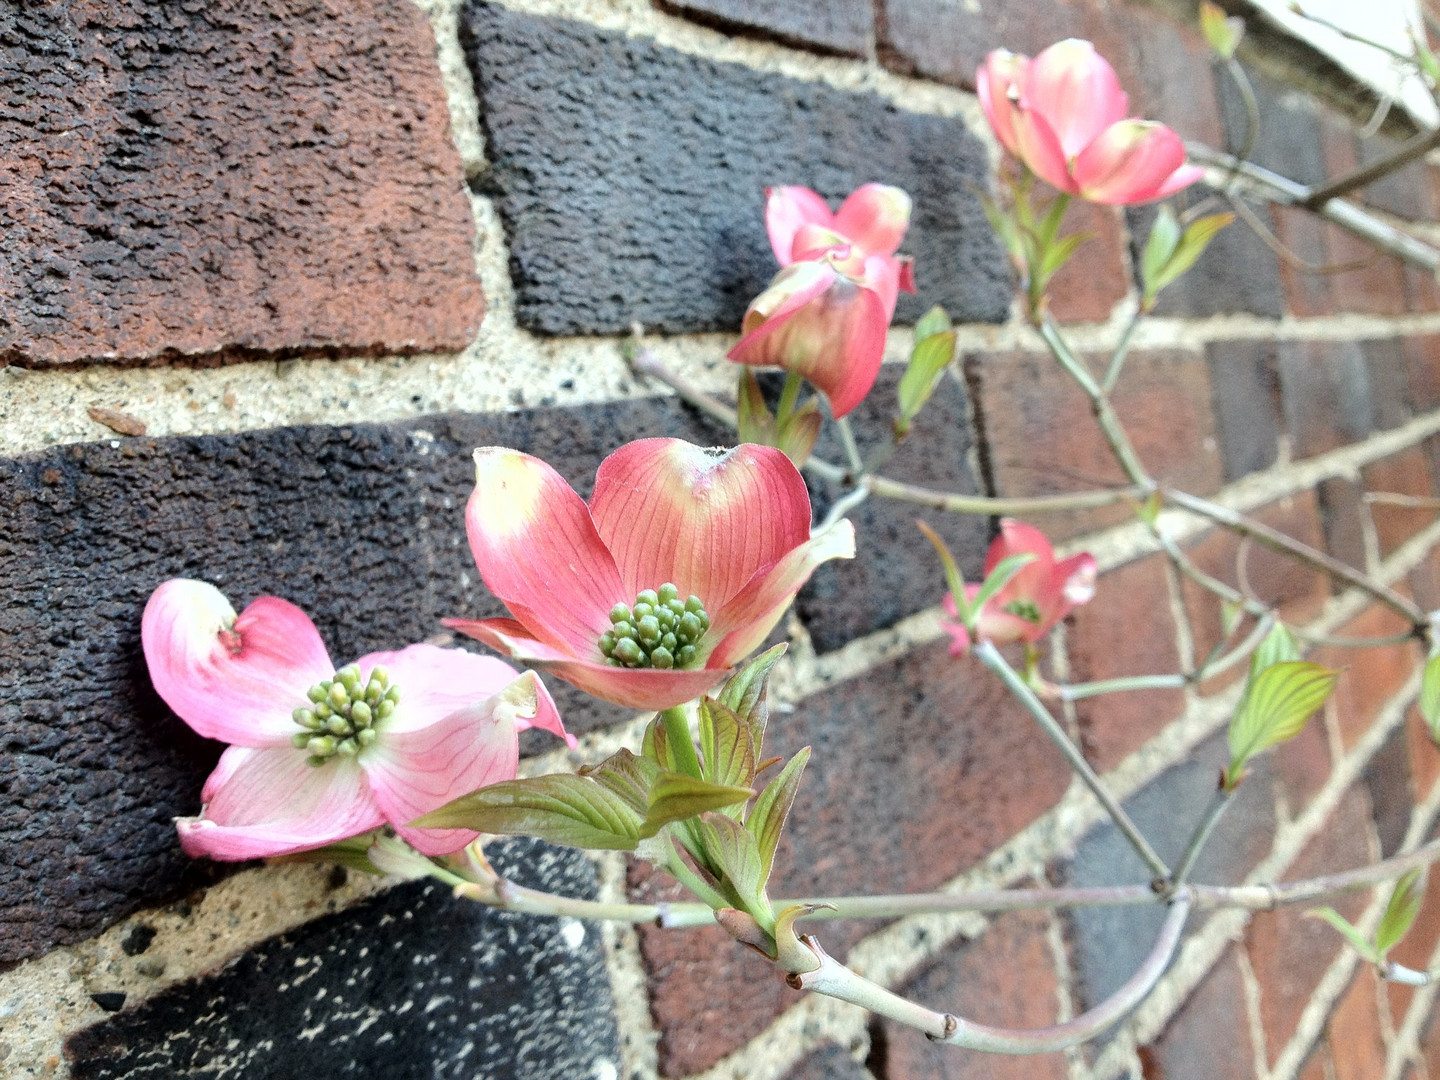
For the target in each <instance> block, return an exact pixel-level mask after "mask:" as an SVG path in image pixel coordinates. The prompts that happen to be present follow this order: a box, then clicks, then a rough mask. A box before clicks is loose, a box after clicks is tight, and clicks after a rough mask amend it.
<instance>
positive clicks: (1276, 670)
mask: <svg viewBox="0 0 1440 1080" xmlns="http://www.w3.org/2000/svg"><path fill="white" fill-rule="evenodd" d="M1337 678H1339V672H1336V671H1331V670H1330V669H1329V668H1326V667H1321V666H1320V665H1319V664H1312V663H1309V662H1308V661H1304V660H1285V661H1281V662H1280V663H1276V664H1271V665H1270V666H1269V667H1267V668H1266V669H1265V670H1264V671H1262V672H1260V674H1258V675H1256V676H1255V677H1254V678H1252V679H1250V680H1248V681H1247V684H1246V688H1245V693H1244V696H1243V698H1242V700H1241V702H1240V707H1239V708H1238V709H1236V711H1235V716H1234V717H1233V718H1232V719H1231V721H1230V767H1229V768H1228V769H1226V770H1225V786H1226V789H1227V790H1233V788H1234V787H1235V785H1236V784H1238V783H1239V782H1240V780H1241V778H1242V776H1243V775H1244V772H1245V763H1246V762H1247V761H1249V760H1250V759H1251V758H1252V757H1254V756H1255V755H1256V754H1258V753H1260V752H1261V751H1262V750H1267V749H1269V748H1270V747H1272V746H1275V745H1276V744H1277V743H1282V742H1284V741H1285V740H1287V739H1292V738H1294V737H1295V736H1296V735H1298V734H1300V731H1301V729H1302V728H1304V726H1305V721H1306V720H1308V719H1309V718H1310V716H1311V714H1312V713H1314V712H1315V710H1316V709H1318V708H1320V706H1322V705H1324V704H1325V701H1326V699H1327V698H1329V697H1330V693H1331V691H1332V690H1334V689H1335V680H1336V679H1337Z"/></svg>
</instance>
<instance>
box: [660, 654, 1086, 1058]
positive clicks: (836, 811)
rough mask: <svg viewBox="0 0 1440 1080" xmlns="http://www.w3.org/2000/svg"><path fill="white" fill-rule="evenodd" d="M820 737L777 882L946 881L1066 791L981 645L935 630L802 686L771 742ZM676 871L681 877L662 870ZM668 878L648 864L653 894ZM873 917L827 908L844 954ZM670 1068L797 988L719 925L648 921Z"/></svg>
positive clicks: (728, 1045) (833, 945)
mask: <svg viewBox="0 0 1440 1080" xmlns="http://www.w3.org/2000/svg"><path fill="white" fill-rule="evenodd" d="M805 745H810V746H813V747H814V756H813V757H812V758H811V760H810V764H809V767H808V768H807V770H806V774H805V779H804V782H803V783H802V785H801V789H800V795H799V798H798V800H797V801H796V804H795V809H794V812H793V814H792V816H791V825H790V827H789V829H788V830H787V832H786V837H785V839H784V840H783V841H782V843H781V847H780V851H779V854H778V855H777V858H776V867H777V870H776V879H777V883H776V884H775V885H773V886H772V889H771V892H772V895H775V896H785V895H789V896H796V895H810V896H814V895H817V894H837V893H877V892H884V893H890V892H906V891H924V890H926V889H934V888H936V887H938V886H940V885H941V884H943V883H944V882H945V881H947V880H949V879H950V878H952V877H954V876H955V875H956V874H958V873H960V872H961V871H962V870H964V869H966V868H967V867H969V866H971V865H973V864H974V863H975V862H976V861H977V860H978V859H980V858H981V857H983V856H984V855H985V854H986V853H987V852H989V851H992V850H993V849H994V848H995V847H996V846H997V845H999V844H1000V843H1002V842H1003V841H1005V840H1006V839H1008V838H1009V837H1010V836H1013V835H1014V834H1015V833H1016V832H1017V831H1019V830H1020V829H1022V828H1023V827H1024V826H1025V825H1027V824H1029V823H1030V822H1031V821H1033V820H1034V819H1035V818H1036V817H1038V816H1039V815H1040V814H1041V813H1043V812H1044V811H1045V810H1047V809H1049V808H1050V807H1051V806H1053V805H1054V804H1055V802H1056V801H1058V800H1059V798H1060V796H1061V795H1062V794H1063V793H1064V791H1065V788H1066V785H1067V784H1068V782H1069V779H1070V774H1069V770H1068V769H1067V767H1066V766H1065V763H1064V761H1063V759H1061V757H1060V755H1059V754H1058V753H1057V752H1056V751H1055V749H1054V748H1053V747H1052V746H1051V745H1050V744H1049V743H1048V742H1047V741H1046V740H1045V739H1044V737H1043V736H1041V735H1040V734H1039V732H1038V731H1036V730H1035V724H1034V721H1033V720H1032V719H1031V718H1030V717H1029V716H1028V715H1027V714H1025V713H1024V712H1023V711H1022V710H1021V709H1020V707H1019V706H1018V705H1016V704H1015V703H1014V701H1013V700H1012V699H1011V698H1010V697H1009V695H1008V694H1007V693H1006V692H1005V690H1004V688H1003V687H1002V686H1001V685H1000V684H999V682H998V681H997V680H996V679H995V678H994V677H993V676H991V675H990V674H989V673H988V672H987V671H986V670H985V669H984V668H982V667H981V666H980V665H979V664H978V663H977V662H976V661H974V660H971V659H965V660H955V659H953V658H951V657H950V656H949V653H948V651H947V649H946V646H945V645H944V644H939V643H937V644H935V645H931V646H928V647H926V648H922V649H919V650H917V651H915V652H913V653H910V654H908V655H907V656H905V657H904V658H902V659H899V660H896V661H894V662H892V663H889V664H885V665H882V666H881V667H879V668H877V669H875V670H873V671H871V672H869V673H867V674H866V675H864V676H863V677H860V678H856V679H851V680H847V681H846V682H843V683H841V684H839V685H837V686H834V687H832V688H830V689H828V690H825V691H823V692H821V693H819V694H816V695H814V696H812V697H810V698H807V699H806V700H805V701H803V702H802V703H801V704H800V705H799V707H798V708H797V710H796V711H795V712H794V713H793V714H790V715H782V716H777V717H776V718H775V720H774V722H773V723H772V725H771V731H770V737H769V739H768V742H767V746H766V753H767V754H787V755H788V754H792V753H794V752H795V751H796V750H798V749H799V748H800V747H801V746H805ZM664 880H668V879H664ZM657 887H658V886H657V885H656V884H655V883H652V882H650V881H649V880H648V878H647V877H646V876H645V875H643V874H637V876H636V878H635V891H636V892H637V893H638V894H639V895H643V896H650V895H654V894H655V889H656V888H657ZM874 926H875V924H874V923H838V922H837V923H825V924H824V925H823V926H820V927H819V928H818V930H816V933H817V935H818V936H819V938H820V940H821V942H822V943H823V944H824V946H825V948H826V949H827V950H828V951H829V952H831V953H832V954H834V955H836V956H840V957H843V956H845V955H846V953H847V952H848V951H849V949H850V947H851V946H852V945H853V944H854V943H855V941H857V940H858V939H859V938H860V937H861V936H863V935H864V934H866V933H869V932H871V931H872V930H873V929H874ZM640 943H641V952H642V956H643V958H644V960H645V964H646V967H647V970H648V971H649V972H650V975H651V983H650V986H651V1000H650V1005H651V1012H652V1014H653V1016H654V1018H655V1024H656V1027H657V1029H658V1030H659V1032H660V1046H659V1050H660V1069H661V1072H663V1073H664V1074H665V1075H666V1076H683V1075H688V1074H690V1073H693V1072H699V1071H701V1070H703V1069H707V1068H709V1067H710V1066H711V1065H713V1064H714V1063H715V1062H716V1061H718V1060H719V1059H720V1058H722V1057H724V1056H725V1055H726V1054H728V1053H730V1052H732V1051H734V1050H736V1049H738V1048H739V1047H740V1046H742V1045H744V1044H745V1042H747V1041H748V1040H749V1039H751V1038H753V1037H754V1036H755V1035H756V1034H758V1033H759V1032H760V1031H761V1030H763V1029H764V1028H765V1026H766V1025H768V1024H769V1023H770V1022H771V1021H772V1020H773V1019H774V1018H775V1017H776V1016H777V1015H779V1014H780V1013H781V1012H782V1011H783V1010H784V1009H786V1008H787V1007H789V1006H790V1005H791V1004H793V1003H794V1002H795V1001H796V1000H798V998H799V995H797V994H796V993H795V992H794V991H792V990H790V989H789V988H788V987H786V986H785V984H784V982H783V980H782V979H780V978H779V977H778V976H777V975H775V973H774V972H773V970H767V967H766V965H765V964H764V962H763V961H761V960H760V959H759V958H757V957H755V956H753V954H749V953H748V950H745V949H743V948H742V947H741V946H738V945H735V944H734V943H733V942H728V941H727V940H725V939H724V938H723V936H722V935H721V934H720V932H719V931H718V930H715V931H711V930H706V931H702V932H699V933H693V932H691V933H685V934H677V933H674V932H672V931H664V930H658V929H651V928H647V927H642V928H641V929H640Z"/></svg>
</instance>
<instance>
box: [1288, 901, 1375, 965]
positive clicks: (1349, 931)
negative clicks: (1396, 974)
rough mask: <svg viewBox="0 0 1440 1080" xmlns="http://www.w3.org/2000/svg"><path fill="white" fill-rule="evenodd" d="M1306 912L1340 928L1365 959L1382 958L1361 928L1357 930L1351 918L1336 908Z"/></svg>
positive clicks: (1311, 916) (1314, 917) (1346, 938)
mask: <svg viewBox="0 0 1440 1080" xmlns="http://www.w3.org/2000/svg"><path fill="white" fill-rule="evenodd" d="M1305 914H1306V915H1308V916H1309V917H1310V918H1312V919H1324V920H1325V921H1326V922H1328V923H1329V924H1330V925H1331V926H1333V927H1334V928H1335V929H1336V930H1339V931H1340V933H1341V934H1342V935H1344V938H1345V940H1346V941H1348V942H1349V943H1350V945H1351V947H1352V948H1353V949H1354V950H1355V951H1356V952H1357V953H1359V954H1360V955H1361V956H1362V957H1363V958H1364V959H1366V960H1368V961H1370V963H1372V964H1378V963H1379V962H1380V958H1379V957H1378V956H1376V955H1375V950H1374V948H1372V947H1371V945H1370V942H1368V941H1366V940H1365V936H1364V935H1363V934H1361V933H1360V931H1359V930H1356V929H1355V927H1353V926H1351V925H1350V920H1349V919H1347V918H1345V916H1344V915H1341V914H1340V913H1339V912H1338V911H1336V910H1335V909H1334V908H1332V907H1322V908H1315V909H1314V910H1312V911H1307V912H1306V913H1305Z"/></svg>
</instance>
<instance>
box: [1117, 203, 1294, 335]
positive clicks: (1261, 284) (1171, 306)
mask: <svg viewBox="0 0 1440 1080" xmlns="http://www.w3.org/2000/svg"><path fill="white" fill-rule="evenodd" d="M1214 194H1215V192H1214V191H1212V190H1211V189H1210V188H1208V187H1206V186H1205V185H1204V184H1196V185H1195V186H1194V187H1191V188H1187V189H1186V190H1185V191H1183V192H1181V193H1179V194H1178V195H1176V196H1174V198H1173V200H1172V201H1173V202H1174V204H1175V210H1176V212H1177V213H1179V212H1184V211H1185V210H1186V209H1188V208H1189V207H1190V206H1193V205H1195V204H1197V203H1199V202H1201V201H1202V200H1205V199H1209V198H1210V197H1212V196H1213V195H1214ZM1252 209H1255V210H1256V212H1257V213H1262V212H1263V210H1264V207H1262V206H1255V207H1252ZM1156 213H1157V211H1156V210H1155V208H1154V207H1153V206H1135V207H1131V208H1129V209H1128V210H1127V211H1126V212H1125V215H1126V219H1127V220H1128V222H1129V225H1130V255H1131V261H1132V265H1133V266H1134V267H1135V268H1136V273H1139V267H1140V259H1141V255H1142V253H1143V252H1144V250H1145V242H1146V240H1147V239H1148V238H1149V236H1150V226H1151V225H1152V224H1153V222H1154V221H1155V215H1156ZM1284 309H1285V298H1284V295H1283V293H1282V291H1281V287H1280V260H1279V257H1278V256H1277V255H1276V254H1275V252H1273V251H1272V250H1270V248H1269V247H1268V246H1267V245H1266V244H1265V242H1264V241H1263V240H1261V239H1260V237H1258V236H1256V235H1255V233H1254V232H1253V231H1251V229H1250V228H1249V227H1248V226H1246V225H1245V224H1244V223H1243V222H1241V221H1239V220H1237V221H1235V222H1233V223H1232V224H1231V225H1229V226H1228V227H1226V228H1224V229H1221V230H1220V232H1218V233H1217V234H1216V235H1215V239H1213V240H1212V241H1211V242H1210V245H1209V246H1208V247H1207V248H1206V249H1205V253H1204V254H1203V255H1201V256H1200V258H1199V259H1197V260H1196V261H1195V265H1194V266H1192V267H1191V268H1190V269H1189V270H1188V271H1186V272H1185V274H1184V275H1183V276H1182V277H1180V278H1179V279H1177V280H1176V281H1175V283H1174V284H1172V285H1169V286H1167V287H1166V288H1165V291H1164V292H1162V293H1161V294H1160V300H1159V302H1158V303H1157V304H1156V305H1155V313H1156V314H1157V315H1168V316H1174V317H1182V318H1204V317H1206V316H1209V315H1229V314H1234V313H1245V314H1250V315H1260V316H1264V317H1266V318H1271V319H1278V318H1279V317H1280V316H1281V314H1282V313H1283V312H1284Z"/></svg>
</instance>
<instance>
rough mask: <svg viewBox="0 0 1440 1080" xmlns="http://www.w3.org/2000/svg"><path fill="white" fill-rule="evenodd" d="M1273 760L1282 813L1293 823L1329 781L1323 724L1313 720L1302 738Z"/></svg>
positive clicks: (1326, 743)
mask: <svg viewBox="0 0 1440 1080" xmlns="http://www.w3.org/2000/svg"><path fill="white" fill-rule="evenodd" d="M1271 760H1272V766H1273V767H1274V769H1275V788H1276V792H1277V794H1278V795H1279V797H1280V798H1281V800H1282V805H1283V807H1284V811H1283V812H1284V813H1285V814H1286V816H1287V817H1289V818H1291V819H1294V818H1295V817H1297V816H1299V814H1300V812H1301V811H1302V810H1304V809H1305V808H1306V807H1307V806H1309V805H1310V800H1311V799H1313V798H1314V797H1315V795H1316V793H1317V792H1319V790H1320V789H1321V788H1322V787H1324V786H1325V781H1327V780H1329V779H1330V768H1331V761H1330V739H1329V737H1328V736H1327V735H1326V733H1325V724H1324V723H1323V721H1322V720H1321V719H1320V718H1319V717H1315V718H1312V719H1311V720H1310V721H1309V722H1308V723H1306V725H1305V727H1304V728H1303V729H1302V730H1301V732H1300V734H1299V735H1296V736H1295V737H1294V738H1293V739H1291V740H1290V741H1289V742H1287V743H1285V745H1283V746H1281V747H1279V748H1278V749H1276V751H1275V754H1274V756H1273V758H1272V759H1271Z"/></svg>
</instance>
